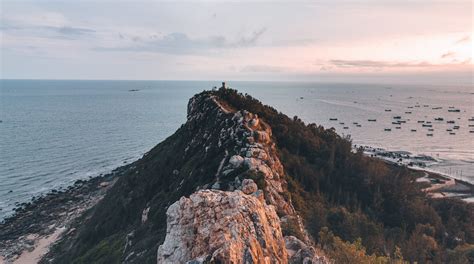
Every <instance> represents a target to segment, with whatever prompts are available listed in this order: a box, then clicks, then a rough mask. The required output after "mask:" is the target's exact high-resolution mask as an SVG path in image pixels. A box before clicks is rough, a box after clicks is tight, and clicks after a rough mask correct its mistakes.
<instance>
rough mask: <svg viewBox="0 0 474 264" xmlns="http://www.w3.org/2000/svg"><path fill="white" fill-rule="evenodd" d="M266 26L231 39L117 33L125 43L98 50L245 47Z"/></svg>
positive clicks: (184, 51) (188, 50)
mask: <svg viewBox="0 0 474 264" xmlns="http://www.w3.org/2000/svg"><path fill="white" fill-rule="evenodd" d="M265 31H266V28H262V29H258V30H255V31H253V32H251V33H250V34H248V35H243V36H240V37H238V38H236V39H235V40H231V39H228V38H226V37H225V36H222V35H216V36H209V37H206V38H191V37H189V36H188V35H187V34H186V33H182V32H173V33H170V34H166V35H163V36H161V37H160V36H158V35H156V34H155V35H148V36H133V35H130V36H128V35H126V34H123V33H119V34H118V37H119V39H120V40H125V41H127V43H125V45H123V46H118V47H99V48H96V50H99V51H134V52H156V53H168V54H196V53H206V52H208V51H211V50H219V49H229V48H246V47H254V46H256V45H257V42H258V40H259V39H260V38H261V36H262V35H263V34H264V33H265Z"/></svg>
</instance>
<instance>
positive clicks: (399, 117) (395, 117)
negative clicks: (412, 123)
mask: <svg viewBox="0 0 474 264" xmlns="http://www.w3.org/2000/svg"><path fill="white" fill-rule="evenodd" d="M393 119H402V117H401V116H394V117H393Z"/></svg>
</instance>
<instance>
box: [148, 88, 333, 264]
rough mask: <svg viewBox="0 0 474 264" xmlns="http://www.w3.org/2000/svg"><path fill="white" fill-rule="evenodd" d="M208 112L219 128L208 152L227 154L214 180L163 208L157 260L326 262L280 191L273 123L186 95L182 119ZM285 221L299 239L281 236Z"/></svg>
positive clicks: (205, 98)
mask: <svg viewBox="0 0 474 264" xmlns="http://www.w3.org/2000/svg"><path fill="white" fill-rule="evenodd" d="M210 109H212V110H213V111H212V112H214V114H215V116H216V117H217V123H218V124H220V127H222V128H221V130H220V134H219V140H218V141H217V146H212V144H210V145H207V146H206V150H207V149H208V148H212V147H217V148H220V149H225V155H224V157H223V159H222V161H221V163H220V164H219V167H218V170H217V172H216V174H215V180H214V182H213V183H209V184H206V185H204V186H200V187H198V190H197V191H196V192H195V193H193V194H191V195H190V197H189V198H186V197H182V198H181V199H180V200H179V201H177V202H175V203H174V204H172V205H171V206H170V207H169V208H168V210H167V233H166V238H165V241H164V243H163V244H162V245H160V247H159V249H158V254H157V260H158V263H184V262H186V263H207V261H216V262H217V263H220V262H222V263H288V262H289V263H326V262H328V261H327V259H326V258H324V257H321V256H318V254H317V253H316V250H315V248H314V247H312V246H311V240H310V239H309V237H308V236H307V235H306V234H307V233H306V232H305V230H304V227H303V225H302V222H301V220H300V217H299V216H298V214H297V213H296V211H295V209H294V208H293V205H292V204H291V200H290V198H288V197H287V196H286V195H285V192H286V191H287V190H286V185H287V183H286V181H285V179H284V173H285V172H284V168H283V166H282V164H281V162H280V160H279V158H278V156H277V155H276V147H275V143H274V142H273V141H272V130H271V127H270V126H269V125H268V124H266V123H265V122H264V121H263V120H261V119H259V117H258V116H257V115H255V114H253V113H250V112H248V111H245V110H239V111H236V110H235V109H232V108H231V107H229V106H227V105H226V104H225V102H221V101H219V99H218V98H216V97H215V96H213V95H209V94H199V95H196V96H195V97H193V98H192V99H191V100H190V102H189V105H188V123H191V124H192V123H194V124H199V123H202V122H204V121H203V119H204V118H207V117H208V115H209V112H210V111H209V110H210ZM204 134H205V133H204ZM191 144H192V143H191ZM190 147H191V146H190ZM254 180H255V181H257V183H255V181H254ZM209 189H213V190H209ZM289 221H291V222H293V223H294V224H295V225H296V226H297V227H298V228H299V229H300V232H301V233H302V234H305V236H304V237H303V240H304V241H301V240H299V239H298V238H296V237H294V236H286V237H284V236H283V234H282V227H281V226H282V223H287V222H289Z"/></svg>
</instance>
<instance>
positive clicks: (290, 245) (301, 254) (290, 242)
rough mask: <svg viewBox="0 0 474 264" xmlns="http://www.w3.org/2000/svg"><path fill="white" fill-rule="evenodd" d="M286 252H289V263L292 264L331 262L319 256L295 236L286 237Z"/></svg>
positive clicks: (322, 263) (323, 263)
mask: <svg viewBox="0 0 474 264" xmlns="http://www.w3.org/2000/svg"><path fill="white" fill-rule="evenodd" d="M285 245H286V250H287V252H288V259H289V260H288V263H290V264H325V263H329V261H328V260H327V259H326V258H324V257H321V256H318V254H317V253H316V251H315V249H314V248H313V247H311V246H308V245H306V244H305V243H304V242H303V241H301V240H299V239H298V238H296V237H294V236H286V237H285Z"/></svg>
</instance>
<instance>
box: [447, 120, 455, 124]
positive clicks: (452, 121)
mask: <svg viewBox="0 0 474 264" xmlns="http://www.w3.org/2000/svg"><path fill="white" fill-rule="evenodd" d="M446 123H448V124H454V123H456V122H454V120H448V121H446Z"/></svg>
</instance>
